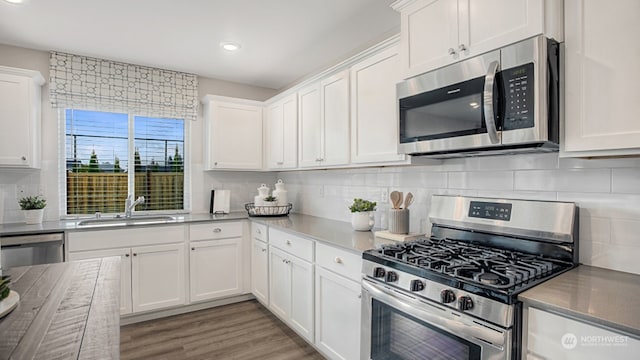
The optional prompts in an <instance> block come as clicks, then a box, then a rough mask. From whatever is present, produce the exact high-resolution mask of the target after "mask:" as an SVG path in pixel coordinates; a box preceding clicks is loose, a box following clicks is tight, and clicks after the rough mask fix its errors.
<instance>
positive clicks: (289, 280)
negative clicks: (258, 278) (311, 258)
mask: <svg viewBox="0 0 640 360" xmlns="http://www.w3.org/2000/svg"><path fill="white" fill-rule="evenodd" d="M269 309H271V311H273V313H274V314H276V315H278V316H280V318H282V319H283V320H284V321H286V322H287V323H288V324H289V325H290V326H291V327H292V328H293V329H294V330H295V331H296V332H298V334H300V336H302V337H303V338H305V339H306V340H307V341H309V342H311V343H312V342H313V339H314V338H313V317H314V312H313V265H312V264H311V263H310V262H308V261H305V260H302V259H300V258H298V257H297V256H294V255H292V254H290V253H287V252H285V251H283V250H281V249H279V248H277V247H274V246H269Z"/></svg>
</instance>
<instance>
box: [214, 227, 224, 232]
mask: <svg viewBox="0 0 640 360" xmlns="http://www.w3.org/2000/svg"><path fill="white" fill-rule="evenodd" d="M213 232H214V233H219V232H222V229H220V228H215V229H213Z"/></svg>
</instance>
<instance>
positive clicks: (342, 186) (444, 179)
mask: <svg viewBox="0 0 640 360" xmlns="http://www.w3.org/2000/svg"><path fill="white" fill-rule="evenodd" d="M278 177H279V178H282V179H283V181H284V182H285V184H286V185H287V188H288V190H289V198H290V200H291V201H292V202H293V204H294V211H296V212H300V213H304V214H309V215H315V216H321V217H326V218H331V219H335V220H339V221H349V219H350V214H349V210H348V209H347V207H348V206H349V205H350V204H351V202H352V201H353V198H354V197H362V198H366V199H369V200H374V201H378V204H379V206H378V211H377V212H376V226H378V227H383V228H385V227H386V223H387V219H386V210H387V209H388V208H389V203H388V202H387V203H381V202H380V200H381V199H380V196H381V191H382V190H383V189H384V190H387V192H390V191H392V190H399V191H403V192H405V194H406V193H407V192H408V191H411V192H412V193H413V194H414V195H415V202H414V204H413V205H412V206H411V208H410V210H411V231H413V232H422V233H426V232H428V231H429V229H430V224H429V222H428V220H427V216H428V209H429V201H430V197H431V195H432V194H462V195H470V196H486V197H500V198H522V199H541V200H560V201H573V202H576V203H577V205H578V206H579V207H580V240H579V241H580V243H579V245H580V261H581V262H582V263H584V264H589V265H594V266H599V267H605V268H610V269H615V270H620V271H626V272H632V273H636V274H640V261H639V260H638V259H640V236H638V234H640V159H606V160H582V159H558V155H557V154H538V155H517V156H496V157H482V158H466V159H453V160H446V161H444V162H443V164H441V165H436V166H416V167H387V168H364V169H348V170H321V171H295V172H281V173H279V174H278Z"/></svg>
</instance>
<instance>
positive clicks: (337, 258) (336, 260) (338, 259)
mask: <svg viewBox="0 0 640 360" xmlns="http://www.w3.org/2000/svg"><path fill="white" fill-rule="evenodd" d="M333 261H335V262H336V264H342V259H340V257H338V256H336V258H335V259H333Z"/></svg>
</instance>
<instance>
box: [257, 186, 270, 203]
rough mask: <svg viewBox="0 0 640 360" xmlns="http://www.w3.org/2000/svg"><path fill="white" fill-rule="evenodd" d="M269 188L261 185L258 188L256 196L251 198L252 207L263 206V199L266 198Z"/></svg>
mask: <svg viewBox="0 0 640 360" xmlns="http://www.w3.org/2000/svg"><path fill="white" fill-rule="evenodd" d="M269 191H270V189H269V187H268V186H267V184H261V185H260V187H259V188H258V195H256V196H254V198H253V205H254V206H264V205H265V204H264V198H266V197H267V196H269Z"/></svg>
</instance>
